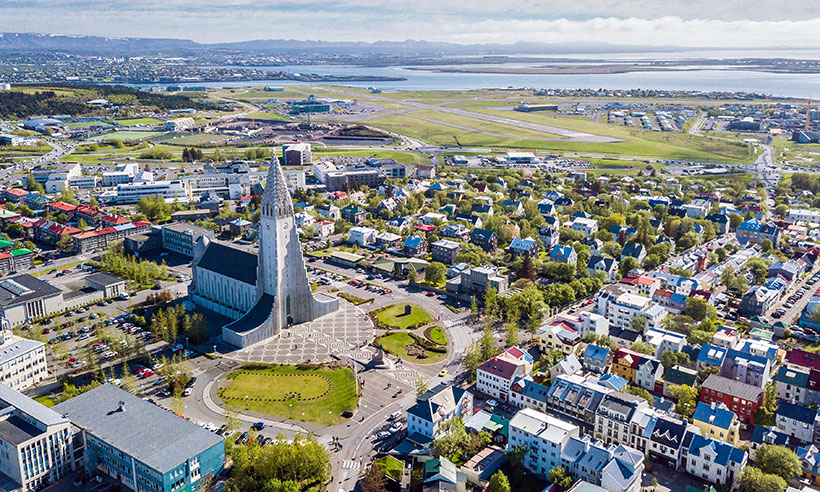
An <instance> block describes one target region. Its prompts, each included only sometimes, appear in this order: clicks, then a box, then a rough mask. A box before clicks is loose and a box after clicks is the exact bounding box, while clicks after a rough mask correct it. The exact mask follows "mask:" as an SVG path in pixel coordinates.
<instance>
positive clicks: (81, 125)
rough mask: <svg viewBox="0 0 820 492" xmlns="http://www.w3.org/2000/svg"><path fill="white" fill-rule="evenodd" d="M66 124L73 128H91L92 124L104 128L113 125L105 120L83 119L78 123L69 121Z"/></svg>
mask: <svg viewBox="0 0 820 492" xmlns="http://www.w3.org/2000/svg"><path fill="white" fill-rule="evenodd" d="M66 126H67V127H68V128H70V129H72V130H76V129H78V128H91V127H92V126H100V127H103V128H109V127H111V126H112V125H111V124H110V123H106V122H104V121H81V122H78V123H68V124H66Z"/></svg>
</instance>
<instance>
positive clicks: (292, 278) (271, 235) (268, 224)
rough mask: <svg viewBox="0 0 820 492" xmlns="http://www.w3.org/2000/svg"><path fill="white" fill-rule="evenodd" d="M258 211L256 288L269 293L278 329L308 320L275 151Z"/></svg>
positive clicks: (305, 288) (308, 300) (309, 303)
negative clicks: (271, 297)
mask: <svg viewBox="0 0 820 492" xmlns="http://www.w3.org/2000/svg"><path fill="white" fill-rule="evenodd" d="M260 210H261V214H260V217H259V262H258V269H257V276H256V278H257V290H258V291H259V297H260V298H261V297H262V296H263V295H264V294H269V295H271V296H273V299H274V309H273V313H272V316H273V319H272V321H273V324H274V326H275V327H276V328H277V329H276V331H277V332H278V331H279V329H281V328H282V327H285V326H288V325H291V324H298V323H304V322H305V321H310V320H312V319H313V318H314V315H313V296H312V294H311V290H310V284H309V283H308V279H307V271H306V270H305V262H304V258H303V257H302V249H301V247H300V245H299V236H298V234H297V233H296V221H295V219H294V216H293V202H292V200H291V197H290V192H289V191H288V187H287V182H286V181H285V176H284V174H282V168H281V167H280V166H279V162H278V159H277V158H276V155H275V153H274V157H273V158H272V159H271V163H270V169H269V170H268V180H267V182H266V183H265V193H264V195H262V204H261V209H260Z"/></svg>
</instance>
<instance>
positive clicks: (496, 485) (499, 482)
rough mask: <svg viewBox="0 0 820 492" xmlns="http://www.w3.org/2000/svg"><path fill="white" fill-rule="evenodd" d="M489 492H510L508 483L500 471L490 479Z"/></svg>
mask: <svg viewBox="0 0 820 492" xmlns="http://www.w3.org/2000/svg"><path fill="white" fill-rule="evenodd" d="M490 490H491V491H492V492H510V481H509V480H508V479H507V475H504V472H502V471H501V470H498V471H497V472H495V473H493V475H492V476H491V477H490Z"/></svg>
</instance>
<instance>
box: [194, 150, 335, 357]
mask: <svg viewBox="0 0 820 492" xmlns="http://www.w3.org/2000/svg"><path fill="white" fill-rule="evenodd" d="M214 244H215V243H210V244H206V243H205V242H203V243H202V244H201V245H197V248H195V249H197V250H198V251H199V250H205V253H204V254H203V253H197V255H196V257H195V263H196V264H197V265H198V266H199V265H201V263H202V260H201V259H202V258H205V259H206V260H205V262H206V263H207V264H209V265H211V268H212V269H215V268H219V269H221V270H226V271H228V273H227V275H234V274H235V273H239V271H236V272H235V271H231V268H237V269H239V270H240V271H246V269H247V268H249V265H248V261H244V260H243V258H245V259H246V260H247V258H246V254H245V255H243V254H241V253H238V252H230V253H229V251H230V250H229V248H225V247H221V248H222V249H215V250H214V252H213V254H210V255H209V253H208V252H209V251H211V249H212V248H214ZM220 251H222V252H224V253H225V254H224V255H223V254H220V253H219V252H220ZM223 256H224V261H225V262H233V263H232V264H224V263H223ZM214 263H215V264H216V265H214ZM250 268H252V267H250ZM246 273H247V272H246ZM255 273H256V275H255V282H256V292H255V302H254V303H253V307H252V308H251V309H250V310H248V311H246V312H245V314H244V315H242V316H241V317H240V318H238V319H236V320H235V321H233V322H231V323H228V324H227V325H225V326H223V327H222V340H223V341H225V342H227V343H229V344H231V345H234V346H236V347H247V346H248V345H251V344H254V343H257V342H261V341H263V340H266V339H268V338H270V337H272V336H275V335H278V334H279V333H280V332H281V331H282V329H283V328H287V327H288V326H290V325H295V324H299V323H305V322H308V321H311V320H314V319H316V318H318V317H319V316H324V315H325V314H328V313H331V312H333V311H336V310H337V309H339V299H338V298H337V297H333V296H329V295H326V294H315V295H314V294H313V293H312V291H311V289H310V284H309V283H308V278H307V271H306V270H305V261H304V258H303V257H302V249H301V246H300V245H299V235H298V233H297V231H296V220H295V218H294V215H293V202H292V200H291V197H290V192H289V191H288V186H287V182H286V181H285V176H284V174H283V173H282V168H281V167H280V166H279V160H278V159H277V158H276V154H275V153H274V155H273V157H272V158H271V161H270V169H269V170H268V180H267V182H266V183H265V192H264V194H263V195H262V204H261V210H260V217H259V253H258V255H257V257H256V272H255ZM225 276H226V275H222V276H221V277H220V280H224V279H222V277H225ZM240 277H241V278H243V280H248V279H246V277H247V275H240ZM251 277H252V276H251ZM195 279H196V275H195ZM217 284H218V285H219V286H220V287H221V288H222V290H223V291H224V290H226V289H227V290H228V291H229V292H228V294H231V293H232V290H236V289H238V287H236V285H235V284H226V283H224V282H221V283H220V282H217ZM231 285H234V287H235V288H234V289H232V288H231ZM243 285H248V284H247V283H244V284H243ZM240 297H241V296H240Z"/></svg>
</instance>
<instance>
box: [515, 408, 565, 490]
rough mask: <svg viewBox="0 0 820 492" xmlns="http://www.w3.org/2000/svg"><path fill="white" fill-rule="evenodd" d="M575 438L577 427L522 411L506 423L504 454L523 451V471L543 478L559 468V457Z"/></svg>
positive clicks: (525, 410) (561, 463)
mask: <svg viewBox="0 0 820 492" xmlns="http://www.w3.org/2000/svg"><path fill="white" fill-rule="evenodd" d="M579 436H580V429H579V428H578V426H577V425H574V424H571V423H569V422H565V421H563V420H559V419H557V418H555V417H551V416H549V415H547V414H545V413H542V412H539V411H537V410H534V409H531V408H525V409H523V410H519V411H518V412H517V413H516V414H515V415H514V416H513V418H511V419H510V424H509V436H508V440H507V451H508V452H509V451H512V450H513V449H515V448H517V447H524V448H526V449H527V450H529V451H528V452H527V453H526V454H525V455H524V463H523V465H524V468H526V469H527V470H529V471H530V472H532V473H534V474H536V475H539V476H542V477H547V476H548V475H549V472H550V470H552V469H553V468H555V467H559V466H562V465H563V462H562V456H561V454H562V451H563V449H564V448H565V447H566V445H567V443H568V442H569V440H570V438H573V437H575V438H578V437H579Z"/></svg>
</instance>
